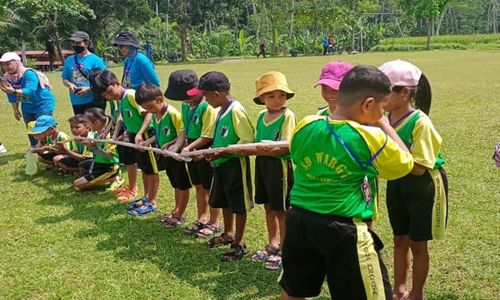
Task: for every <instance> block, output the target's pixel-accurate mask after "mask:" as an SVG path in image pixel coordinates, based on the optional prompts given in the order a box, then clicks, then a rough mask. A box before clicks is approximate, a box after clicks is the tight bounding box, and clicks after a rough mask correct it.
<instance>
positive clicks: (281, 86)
mask: <svg viewBox="0 0 500 300" xmlns="http://www.w3.org/2000/svg"><path fill="white" fill-rule="evenodd" d="M276 90H278V91H283V92H285V93H286V98H287V99H290V98H292V97H293V96H294V95H295V93H294V92H292V90H290V88H289V87H288V83H287V81H286V77H285V75H283V73H281V72H277V71H271V72H267V73H264V74H262V75H261V76H260V77H259V78H257V80H256V81H255V91H256V93H255V98H253V101H254V102H255V103H256V104H260V105H262V104H264V103H262V102H261V101H260V99H259V97H260V96H262V95H263V94H265V93H268V92H272V91H276Z"/></svg>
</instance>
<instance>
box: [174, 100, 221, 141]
mask: <svg viewBox="0 0 500 300" xmlns="http://www.w3.org/2000/svg"><path fill="white" fill-rule="evenodd" d="M181 109H182V123H183V125H184V130H185V131H186V138H187V139H190V140H195V139H198V138H200V137H207V138H212V137H213V136H214V122H215V118H216V115H217V113H216V112H215V109H214V108H213V107H212V106H210V105H209V104H208V102H207V101H205V100H202V101H201V102H200V103H199V104H198V105H197V106H195V107H194V108H192V107H191V106H190V105H189V104H188V103H182V106H181Z"/></svg>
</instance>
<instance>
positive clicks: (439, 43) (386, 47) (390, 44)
mask: <svg viewBox="0 0 500 300" xmlns="http://www.w3.org/2000/svg"><path fill="white" fill-rule="evenodd" d="M426 42H427V37H425V36H418V37H407V38H401V37H398V38H386V39H383V40H381V41H380V43H379V44H378V45H377V46H375V47H373V48H371V49H370V51H379V52H385V51H419V50H425V46H426ZM431 48H432V49H500V34H474V35H440V36H433V37H432V39H431Z"/></svg>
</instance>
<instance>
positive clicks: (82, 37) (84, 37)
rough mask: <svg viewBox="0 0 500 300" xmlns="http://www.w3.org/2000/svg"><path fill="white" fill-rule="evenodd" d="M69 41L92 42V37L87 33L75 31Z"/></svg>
mask: <svg viewBox="0 0 500 300" xmlns="http://www.w3.org/2000/svg"><path fill="white" fill-rule="evenodd" d="M68 40H70V41H73V42H81V41H90V35H89V34H88V33H86V32H85V31H75V32H73V33H72V34H71V36H70V37H69V39H68Z"/></svg>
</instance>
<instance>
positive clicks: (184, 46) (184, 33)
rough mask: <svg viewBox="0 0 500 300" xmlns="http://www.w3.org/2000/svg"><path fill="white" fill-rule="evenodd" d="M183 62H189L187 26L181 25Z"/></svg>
mask: <svg viewBox="0 0 500 300" xmlns="http://www.w3.org/2000/svg"><path fill="white" fill-rule="evenodd" d="M180 34H181V55H182V61H187V50H186V49H187V24H186V23H182V24H181V25H180Z"/></svg>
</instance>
